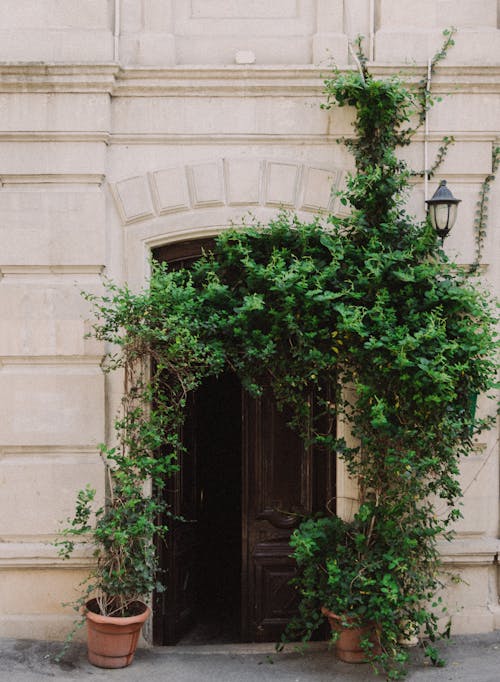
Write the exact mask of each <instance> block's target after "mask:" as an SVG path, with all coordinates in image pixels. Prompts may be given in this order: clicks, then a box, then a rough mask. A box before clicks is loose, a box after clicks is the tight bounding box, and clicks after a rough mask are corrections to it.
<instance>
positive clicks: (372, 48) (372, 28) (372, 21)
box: [368, 0, 375, 62]
mask: <svg viewBox="0 0 500 682" xmlns="http://www.w3.org/2000/svg"><path fill="white" fill-rule="evenodd" d="M369 15H370V16H369V20H370V27H369V33H370V53H369V55H368V59H369V61H370V62H373V61H374V60H375V0H370V10H369Z"/></svg>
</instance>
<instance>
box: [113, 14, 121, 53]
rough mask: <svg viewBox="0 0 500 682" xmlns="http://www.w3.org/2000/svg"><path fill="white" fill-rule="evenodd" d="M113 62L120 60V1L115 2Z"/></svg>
mask: <svg viewBox="0 0 500 682" xmlns="http://www.w3.org/2000/svg"><path fill="white" fill-rule="evenodd" d="M113 41H114V46H113V61H115V62H117V61H118V60H119V58H120V52H119V50H120V0H115V27H114V31H113Z"/></svg>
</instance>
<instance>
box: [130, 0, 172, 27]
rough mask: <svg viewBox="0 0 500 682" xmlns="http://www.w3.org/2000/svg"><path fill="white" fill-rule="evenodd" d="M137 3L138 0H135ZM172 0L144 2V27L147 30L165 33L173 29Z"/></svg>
mask: <svg viewBox="0 0 500 682" xmlns="http://www.w3.org/2000/svg"><path fill="white" fill-rule="evenodd" d="M133 2H134V4H137V0H133ZM172 4H173V3H172V0H147V2H145V3H144V10H143V11H144V28H145V30H146V31H155V32H161V33H163V34H166V33H171V32H172V31H173V12H174V9H173V7H172Z"/></svg>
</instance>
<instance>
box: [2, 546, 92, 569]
mask: <svg viewBox="0 0 500 682" xmlns="http://www.w3.org/2000/svg"><path fill="white" fill-rule="evenodd" d="M92 552H93V550H92V548H91V547H88V546H86V545H83V544H81V545H76V547H75V551H74V553H73V555H72V557H71V558H70V559H62V558H61V557H59V556H58V554H57V549H56V548H55V547H54V546H53V545H52V544H46V543H42V542H0V570H2V569H13V568H16V569H17V568H38V569H45V568H71V569H75V568H89V567H90V566H92V564H93V558H92Z"/></svg>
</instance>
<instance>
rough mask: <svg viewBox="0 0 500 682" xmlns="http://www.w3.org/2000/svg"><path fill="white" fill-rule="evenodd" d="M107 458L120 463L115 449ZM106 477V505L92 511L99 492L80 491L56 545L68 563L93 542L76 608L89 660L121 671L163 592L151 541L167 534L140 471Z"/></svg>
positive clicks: (116, 471) (111, 473)
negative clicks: (155, 594) (154, 598)
mask: <svg viewBox="0 0 500 682" xmlns="http://www.w3.org/2000/svg"><path fill="white" fill-rule="evenodd" d="M107 454H108V457H110V458H111V459H114V462H115V464H116V462H117V460H118V461H119V459H120V458H119V457H117V456H116V452H113V451H112V450H108V451H107ZM108 462H109V460H108ZM108 472H109V476H108V480H109V490H108V495H107V496H106V500H105V504H103V505H102V506H101V507H99V508H97V509H96V510H94V508H93V503H94V500H95V490H94V489H92V488H90V487H89V486H87V487H86V488H85V489H83V490H81V491H80V492H79V493H78V496H77V503H76V510H75V515H74V517H73V518H72V519H70V520H69V525H68V526H67V527H66V528H65V529H64V530H63V531H62V532H61V538H60V540H59V541H58V543H57V544H58V546H59V554H60V556H62V557H63V558H69V556H70V555H71V553H72V552H73V550H74V549H75V546H76V544H77V543H78V544H80V543H81V542H82V541H83V542H88V543H92V546H93V556H94V561H95V563H94V565H93V568H92V569H91V571H90V573H89V575H88V576H87V578H86V580H85V581H84V590H83V594H82V596H81V597H80V598H79V599H78V600H77V602H76V603H75V607H76V609H78V610H79V611H81V613H82V616H83V617H84V619H85V621H86V623H87V630H88V638H87V641H88V658H89V661H90V662H91V663H92V664H93V665H96V666H98V667H101V668H123V667H125V666H128V665H129V664H130V663H131V662H132V660H133V657H134V653H135V650H136V647H137V643H138V639H139V635H140V631H141V628H142V625H143V624H144V622H145V621H146V620H147V618H148V617H149V615H150V613H151V610H150V608H149V606H147V604H146V603H145V601H146V600H148V599H149V596H150V594H151V593H152V591H153V589H155V588H158V587H159V586H158V584H157V581H156V569H157V566H156V556H155V548H154V545H153V538H154V536H155V534H157V533H159V532H162V531H163V529H162V528H161V527H159V526H158V523H157V522H156V517H157V514H158V511H159V509H158V504H157V502H156V501H155V500H153V499H152V498H150V497H148V496H147V495H145V494H144V490H143V489H144V484H143V481H142V479H141V476H140V475H138V473H137V471H136V470H134V468H131V469H126V470H125V471H124V470H123V469H122V468H115V469H114V470H111V469H108ZM80 623H83V619H82V620H80ZM73 634H74V633H71V636H70V639H71V638H72V635H73Z"/></svg>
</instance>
